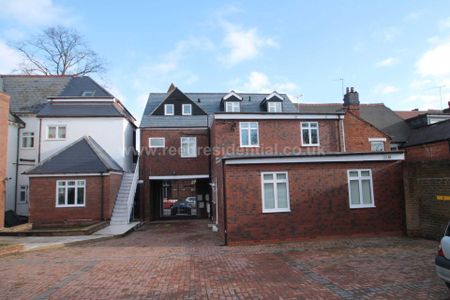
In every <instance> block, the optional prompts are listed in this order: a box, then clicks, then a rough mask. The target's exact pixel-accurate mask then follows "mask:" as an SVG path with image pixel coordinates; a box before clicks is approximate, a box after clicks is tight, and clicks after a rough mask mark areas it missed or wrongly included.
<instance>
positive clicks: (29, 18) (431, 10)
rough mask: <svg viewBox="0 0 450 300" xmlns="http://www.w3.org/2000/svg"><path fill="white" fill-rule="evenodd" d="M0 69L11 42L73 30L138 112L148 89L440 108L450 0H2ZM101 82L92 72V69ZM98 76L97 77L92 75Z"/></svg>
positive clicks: (7, 66) (10, 64) (449, 67)
mask: <svg viewBox="0 0 450 300" xmlns="http://www.w3.org/2000/svg"><path fill="white" fill-rule="evenodd" d="M0 7H2V9H1V11H0V73H9V72H11V71H12V70H13V69H14V68H15V64H16V63H17V62H18V61H19V59H20V58H19V57H18V55H17V53H16V52H15V51H14V50H13V49H12V48H11V44H12V43H15V42H19V41H20V40H22V39H26V38H28V37H30V36H31V35H33V34H35V33H37V32H39V31H40V30H42V29H44V28H46V27H47V26H53V25H58V24H62V25H65V26H69V27H75V28H76V29H77V30H78V31H79V32H80V33H81V34H82V35H84V37H85V38H86V40H87V42H88V43H89V45H90V46H91V48H93V49H94V50H95V51H96V52H98V53H99V54H100V55H101V56H102V57H104V58H105V59H106V60H107V61H108V72H107V73H106V74H104V76H103V77H102V78H100V79H99V81H100V82H102V83H103V84H105V85H106V86H107V87H108V88H109V89H110V90H111V91H112V92H113V93H114V94H115V95H116V96H117V97H118V98H119V99H121V100H122V101H123V102H124V103H125V104H126V105H127V106H128V107H129V108H130V109H131V111H132V112H133V113H134V114H135V115H136V117H137V118H139V119H140V117H141V114H142V111H143V106H144V105H145V101H146V99H147V96H148V93H149V92H151V91H154V92H160V91H166V90H167V87H168V86H169V84H170V83H171V82H174V83H175V85H177V86H178V87H179V88H180V89H181V90H182V91H185V92H194V91H200V92H208V91H212V92H217V91H219V92H226V91H229V90H231V89H233V90H236V91H247V92H271V91H273V90H277V91H279V92H285V93H287V94H289V95H290V96H291V98H292V99H294V100H297V99H299V101H302V102H340V101H341V100H342V95H341V81H340V80H339V79H340V78H343V79H344V82H345V86H354V87H355V88H356V89H357V90H358V91H359V93H360V98H361V101H362V102H363V103H370V102H384V103H386V104H387V105H388V106H389V107H391V108H393V109H405V110H410V109H413V108H421V109H427V108H439V107H440V106H441V101H440V96H439V89H438V88H437V87H438V86H444V85H445V86H444V87H443V88H442V94H443V106H446V105H447V102H448V101H450V1H356V0H355V1H264V2H263V1H242V2H222V1H143V0H142V1H138V0H134V1H111V0H109V1H107V0H97V1H93V0H90V1H85V0H77V1H52V0H29V1H27V0H0ZM94 78H95V76H94ZM96 79H98V78H96Z"/></svg>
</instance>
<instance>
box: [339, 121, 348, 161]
mask: <svg viewBox="0 0 450 300" xmlns="http://www.w3.org/2000/svg"><path fill="white" fill-rule="evenodd" d="M344 118H345V115H344ZM340 123H341V126H342V146H343V148H344V152H347V148H346V147H345V126H344V119H343V118H342V119H341V120H340Z"/></svg>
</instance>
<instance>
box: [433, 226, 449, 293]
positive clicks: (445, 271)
mask: <svg viewBox="0 0 450 300" xmlns="http://www.w3.org/2000/svg"><path fill="white" fill-rule="evenodd" d="M449 227H450V223H449V224H448V225H447V228H446V229H445V233H444V236H443V237H442V239H441V242H440V244H439V250H438V255H437V256H436V259H435V264H436V272H437V275H438V276H439V278H441V279H442V280H443V281H444V282H445V284H446V285H447V287H448V288H449V289H450V232H449V231H450V228H449Z"/></svg>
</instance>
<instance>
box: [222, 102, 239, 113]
mask: <svg viewBox="0 0 450 300" xmlns="http://www.w3.org/2000/svg"><path fill="white" fill-rule="evenodd" d="M225 112H241V103H240V102H239V101H226V102H225Z"/></svg>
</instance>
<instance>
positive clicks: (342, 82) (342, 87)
mask: <svg viewBox="0 0 450 300" xmlns="http://www.w3.org/2000/svg"><path fill="white" fill-rule="evenodd" d="M334 81H340V82H341V93H342V97H344V95H345V94H344V78H338V79H335V80H334Z"/></svg>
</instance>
